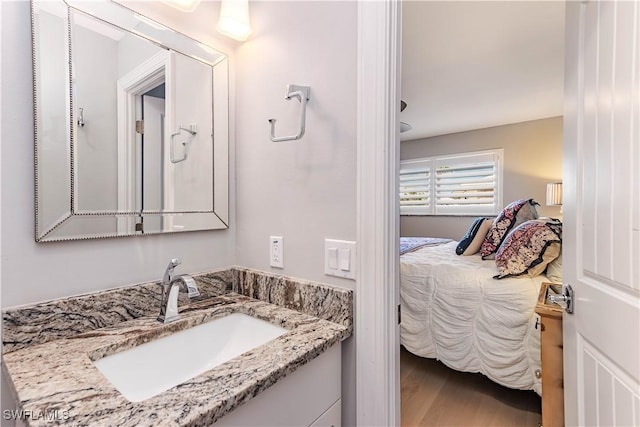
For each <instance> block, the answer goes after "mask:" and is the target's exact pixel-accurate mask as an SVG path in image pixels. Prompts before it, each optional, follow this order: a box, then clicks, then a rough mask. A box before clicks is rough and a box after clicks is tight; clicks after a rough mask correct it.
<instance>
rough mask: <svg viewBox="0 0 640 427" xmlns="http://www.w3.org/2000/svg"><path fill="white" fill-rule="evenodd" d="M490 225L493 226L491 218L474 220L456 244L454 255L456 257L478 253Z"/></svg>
mask: <svg viewBox="0 0 640 427" xmlns="http://www.w3.org/2000/svg"><path fill="white" fill-rule="evenodd" d="M491 224H493V218H484V217H479V218H476V219H475V220H474V221H473V224H471V227H469V229H468V230H467V233H466V234H465V235H464V236H463V237H462V239H461V240H460V243H458V246H457V247H456V253H457V254H458V255H473V254H475V253H476V252H478V251H479V250H480V245H482V242H483V241H484V238H485V236H486V235H487V232H488V231H489V229H490V228H491Z"/></svg>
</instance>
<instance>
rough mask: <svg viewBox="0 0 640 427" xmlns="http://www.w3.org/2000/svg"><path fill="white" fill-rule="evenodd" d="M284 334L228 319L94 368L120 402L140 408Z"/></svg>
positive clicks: (241, 318)
mask: <svg viewBox="0 0 640 427" xmlns="http://www.w3.org/2000/svg"><path fill="white" fill-rule="evenodd" d="M287 332H288V331H287V330H286V329H284V328H281V327H279V326H276V325H273V324H271V323H269V322H266V321H264V320H260V319H256V318H254V317H251V316H247V315H246V314H241V313H234V314H230V315H228V316H225V317H222V318H220V319H216V320H212V321H211V322H207V323H204V324H202V325H199V326H195V327H193V328H190V329H187V330H184V331H180V332H176V333H175V334H172V335H169V336H166V337H163V338H160V339H157V340H155V341H151V342H148V343H146V344H141V345H139V346H137V347H134V348H131V349H129V350H126V351H123V352H120V353H116V354H112V355H110V356H107V357H104V358H102V359H99V360H96V361H95V362H94V364H95V365H96V366H97V367H98V369H99V370H100V372H102V374H103V375H104V376H105V377H106V378H107V379H108V380H109V381H110V382H111V383H112V384H113V385H114V386H115V388H116V389H117V390H118V391H119V392H120V393H122V395H123V396H124V397H126V398H127V399H129V401H131V402H140V401H142V400H145V399H148V398H150V397H153V396H155V395H157V394H160V393H162V392H163V391H166V390H169V389H170V388H171V387H174V386H176V385H178V384H182V383H183V382H185V381H187V380H189V379H191V378H193V377H195V376H197V375H200V374H201V373H203V372H206V371H208V370H209V369H212V368H214V367H216V366H218V365H220V364H222V363H224V362H226V361H228V360H231V359H233V358H234V357H236V356H239V355H241V354H242V353H244V352H246V351H249V350H251V349H253V348H256V347H259V346H261V345H262V344H265V343H267V342H268V341H271V340H273V339H275V338H277V337H279V336H280V335H282V334H285V333H287Z"/></svg>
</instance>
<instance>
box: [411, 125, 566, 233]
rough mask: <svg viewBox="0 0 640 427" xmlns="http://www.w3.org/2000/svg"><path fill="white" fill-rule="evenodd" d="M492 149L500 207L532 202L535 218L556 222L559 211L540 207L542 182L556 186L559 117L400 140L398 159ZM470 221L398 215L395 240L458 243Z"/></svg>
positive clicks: (544, 185)
mask: <svg viewBox="0 0 640 427" xmlns="http://www.w3.org/2000/svg"><path fill="white" fill-rule="evenodd" d="M492 148H503V149H504V160H503V169H504V171H503V183H504V185H503V197H502V201H503V204H504V205H505V206H506V205H508V204H509V203H511V202H513V201H514V200H518V199H529V198H533V199H535V200H536V201H537V202H538V203H540V206H538V207H537V209H538V213H539V214H540V216H552V217H556V218H557V217H560V216H561V215H560V207H559V206H546V205H545V201H546V190H547V183H550V182H560V181H562V117H552V118H549V119H541V120H532V121H529V122H522V123H516V124H511V125H505V126H496V127H491V128H485V129H477V130H473V131H468V132H459V133H452V134H448V135H441V136H435V137H432V138H424V139H416V140H412V141H405V142H402V143H401V144H400V158H401V159H403V160H406V159H416V158H420V157H429V156H441V155H445V154H454V153H465V152H469V151H479V150H488V149H492ZM474 217H475V216H474ZM474 217H468V216H464V217H461V216H401V217H400V235H401V236H429V237H450V238H452V239H455V240H460V238H462V236H463V235H464V233H465V232H466V230H467V228H469V226H470V225H471V223H472V222H473V218H474Z"/></svg>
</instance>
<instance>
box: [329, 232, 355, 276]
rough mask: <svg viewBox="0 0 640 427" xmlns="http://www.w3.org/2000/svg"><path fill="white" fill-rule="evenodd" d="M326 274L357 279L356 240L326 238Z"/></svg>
mask: <svg viewBox="0 0 640 427" xmlns="http://www.w3.org/2000/svg"><path fill="white" fill-rule="evenodd" d="M324 274H326V275H327V276H336V277H343V278H345V279H352V280H355V279H356V242H351V241H348V240H335V239H325V240H324Z"/></svg>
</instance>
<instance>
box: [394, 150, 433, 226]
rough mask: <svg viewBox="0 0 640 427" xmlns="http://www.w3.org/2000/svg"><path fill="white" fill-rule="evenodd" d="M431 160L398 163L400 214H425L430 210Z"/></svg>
mask: <svg viewBox="0 0 640 427" xmlns="http://www.w3.org/2000/svg"><path fill="white" fill-rule="evenodd" d="M431 185H432V184H431V160H410V161H403V162H401V163H400V214H401V215H426V214H428V213H430V210H431Z"/></svg>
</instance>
